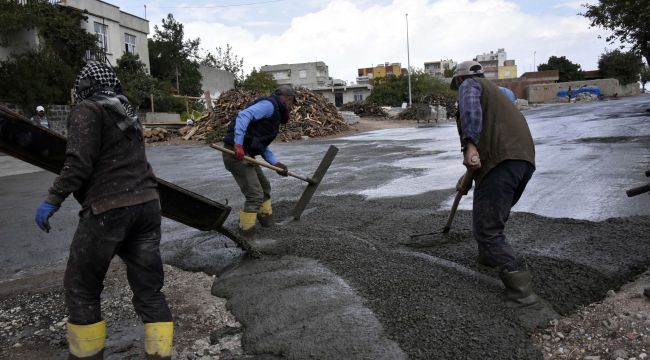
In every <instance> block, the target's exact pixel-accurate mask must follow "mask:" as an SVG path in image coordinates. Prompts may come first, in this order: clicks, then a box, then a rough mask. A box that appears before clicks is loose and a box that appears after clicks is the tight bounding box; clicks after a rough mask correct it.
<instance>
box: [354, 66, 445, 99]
mask: <svg viewBox="0 0 650 360" xmlns="http://www.w3.org/2000/svg"><path fill="white" fill-rule="evenodd" d="M431 96H442V97H454V92H453V91H452V90H451V89H449V85H447V84H444V83H443V82H442V81H440V80H439V79H437V78H435V77H434V76H432V75H431V74H429V73H425V72H423V71H416V72H414V73H412V74H411V99H412V101H413V102H414V103H423V102H426V99H427V98H430V97H431ZM367 101H368V102H374V103H376V104H379V105H388V106H399V105H401V104H402V103H404V102H408V75H398V76H387V77H382V78H376V79H375V80H374V85H373V88H372V93H371V94H370V96H369V97H368V99H367Z"/></svg>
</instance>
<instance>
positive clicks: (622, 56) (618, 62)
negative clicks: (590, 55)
mask: <svg viewBox="0 0 650 360" xmlns="http://www.w3.org/2000/svg"><path fill="white" fill-rule="evenodd" d="M641 69H643V62H642V61H641V56H640V55H638V54H635V53H634V52H632V51H628V52H621V51H620V50H614V51H610V52H606V53H604V54H602V55H601V56H600V59H599V60H598V70H600V74H601V75H602V76H603V77H606V78H616V79H618V81H619V82H620V83H621V84H622V85H627V84H631V83H634V82H637V81H639V74H640V73H641Z"/></svg>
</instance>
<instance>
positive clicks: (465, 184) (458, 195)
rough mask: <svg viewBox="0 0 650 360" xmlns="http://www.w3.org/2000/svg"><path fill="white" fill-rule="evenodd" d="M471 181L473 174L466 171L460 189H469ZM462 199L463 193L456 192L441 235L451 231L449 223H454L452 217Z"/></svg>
mask: <svg viewBox="0 0 650 360" xmlns="http://www.w3.org/2000/svg"><path fill="white" fill-rule="evenodd" d="M472 180H474V173H473V172H472V171H470V170H469V169H467V171H466V172H465V175H463V181H462V182H461V187H462V188H463V189H467V188H469V186H470V185H471V184H472ZM462 197H463V193H462V192H460V191H458V192H456V197H455V198H454V203H453V205H451V212H450V213H449V219H447V224H446V225H445V227H444V228H443V229H442V232H443V233H445V234H446V233H448V232H449V230H451V223H452V222H453V221H454V216H455V215H456V210H457V209H458V204H459V203H460V199H461V198H462Z"/></svg>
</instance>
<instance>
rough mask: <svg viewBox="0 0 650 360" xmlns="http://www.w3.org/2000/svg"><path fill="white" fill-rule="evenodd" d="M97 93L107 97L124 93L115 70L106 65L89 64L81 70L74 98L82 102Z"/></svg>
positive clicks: (75, 86)
mask: <svg viewBox="0 0 650 360" xmlns="http://www.w3.org/2000/svg"><path fill="white" fill-rule="evenodd" d="M96 92H104V93H106V94H107V95H117V94H121V93H122V85H121V84H120V80H119V79H118V78H117V75H115V71H113V69H112V68H111V67H110V66H108V65H106V64H104V63H89V64H87V65H86V66H84V67H83V69H81V71H80V72H79V75H77V79H76V80H75V82H74V96H75V100H77V102H81V101H83V100H85V99H87V98H89V97H90V96H92V95H93V94H94V93H96Z"/></svg>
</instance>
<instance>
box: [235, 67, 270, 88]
mask: <svg viewBox="0 0 650 360" xmlns="http://www.w3.org/2000/svg"><path fill="white" fill-rule="evenodd" d="M277 87H278V82H277V81H275V79H274V78H273V75H271V74H270V73H266V72H261V71H257V70H256V69H255V68H253V70H252V71H251V73H250V74H248V76H246V78H245V79H244V81H243V82H242V83H241V86H240V88H241V89H243V90H251V91H255V92H259V93H263V94H267V95H269V94H271V93H272V92H273V90H275V89H276V88H277Z"/></svg>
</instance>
